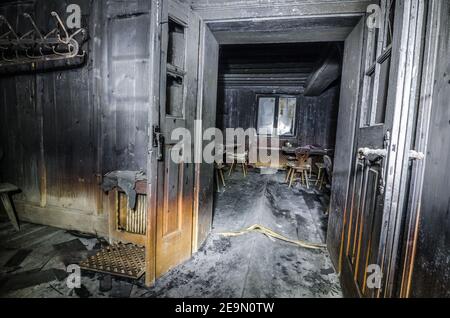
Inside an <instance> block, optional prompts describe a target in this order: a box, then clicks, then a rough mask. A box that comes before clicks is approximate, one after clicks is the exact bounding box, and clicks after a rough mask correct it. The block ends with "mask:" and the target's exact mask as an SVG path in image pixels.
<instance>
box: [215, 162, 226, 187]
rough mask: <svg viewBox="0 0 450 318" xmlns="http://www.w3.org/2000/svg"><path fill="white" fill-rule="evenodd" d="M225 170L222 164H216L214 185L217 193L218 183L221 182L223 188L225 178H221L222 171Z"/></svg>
mask: <svg viewBox="0 0 450 318" xmlns="http://www.w3.org/2000/svg"><path fill="white" fill-rule="evenodd" d="M224 169H225V165H224V164H222V163H216V183H217V192H220V181H222V184H223V187H224V188H225V186H226V184H225V177H224V176H223V170H224Z"/></svg>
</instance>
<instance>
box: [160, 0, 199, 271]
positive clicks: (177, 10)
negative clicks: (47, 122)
mask: <svg viewBox="0 0 450 318" xmlns="http://www.w3.org/2000/svg"><path fill="white" fill-rule="evenodd" d="M161 20H162V23H161V25H162V27H161V56H160V58H161V66H160V99H159V101H160V103H159V105H160V108H159V125H155V126H154V127H153V143H154V147H155V149H156V152H157V153H156V160H157V162H158V163H157V171H158V175H157V183H156V184H157V189H156V190H155V191H156V209H155V210H156V233H155V240H156V247H155V260H154V261H155V276H156V278H157V277H159V276H161V275H162V274H164V273H165V272H167V271H168V270H169V269H170V268H172V267H174V266H176V265H178V264H180V263H181V262H183V261H185V260H186V259H188V258H189V257H190V256H191V250H192V211H193V191H194V165H193V162H192V161H188V160H185V159H182V160H181V161H179V160H173V159H174V158H180V157H182V156H183V155H184V154H186V153H189V154H191V153H192V152H193V145H192V142H191V143H186V144H183V145H182V146H180V147H179V146H177V144H179V141H180V136H179V135H178V136H174V138H172V132H174V130H175V129H179V128H184V129H186V131H189V132H190V134H191V136H193V128H194V118H195V107H196V95H197V81H196V78H197V69H198V42H199V19H198V18H197V17H196V16H195V15H194V14H193V13H192V12H191V9H190V8H189V6H187V5H185V4H183V3H181V2H178V1H175V0H167V1H163V2H162V18H161ZM186 137H188V136H186ZM175 153H176V154H178V157H177V156H175V157H174V156H173V154H175Z"/></svg>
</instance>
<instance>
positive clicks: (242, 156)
mask: <svg viewBox="0 0 450 318" xmlns="http://www.w3.org/2000/svg"><path fill="white" fill-rule="evenodd" d="M247 155H248V153H247V151H245V152H243V153H227V154H226V158H227V162H231V167H230V171H229V172H228V176H231V173H233V169H234V168H235V167H236V166H237V165H241V166H242V172H243V174H244V177H247V174H248V167H247Z"/></svg>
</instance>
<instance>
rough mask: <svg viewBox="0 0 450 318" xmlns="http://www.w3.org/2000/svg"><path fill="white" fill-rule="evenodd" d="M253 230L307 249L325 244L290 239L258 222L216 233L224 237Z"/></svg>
mask: <svg viewBox="0 0 450 318" xmlns="http://www.w3.org/2000/svg"><path fill="white" fill-rule="evenodd" d="M253 231H254V232H259V233H262V234H265V235H267V236H269V237H273V238H276V239H279V240H282V241H285V242H289V243H292V244H295V245H298V246H300V247H304V248H309V249H323V248H326V245H325V244H321V243H309V242H305V241H298V240H292V239H290V238H288V237H286V236H283V235H281V234H278V233H276V232H274V231H272V230H271V229H269V228H267V227H265V226H263V225H260V224H254V225H252V226H250V227H248V228H246V229H244V230H241V231H237V232H223V233H218V234H219V235H223V236H226V237H233V236H239V235H244V234H247V233H249V232H253Z"/></svg>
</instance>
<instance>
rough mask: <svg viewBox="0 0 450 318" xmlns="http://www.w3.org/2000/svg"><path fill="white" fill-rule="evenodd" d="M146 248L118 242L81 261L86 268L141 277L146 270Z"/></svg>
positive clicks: (81, 265) (123, 275) (135, 277)
mask: <svg viewBox="0 0 450 318" xmlns="http://www.w3.org/2000/svg"><path fill="white" fill-rule="evenodd" d="M144 251H145V249H144V247H140V246H137V245H134V244H122V243H116V244H113V245H110V246H107V247H105V248H103V249H102V250H101V251H100V252H98V253H97V254H96V255H94V256H90V257H89V258H88V259H86V260H84V261H82V262H81V263H80V267H81V268H82V269H85V270H89V271H94V272H100V273H107V274H111V275H117V276H122V277H128V278H133V279H139V278H140V277H141V276H142V275H143V274H144V272H145V252H144Z"/></svg>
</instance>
